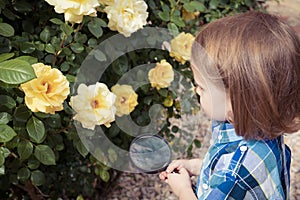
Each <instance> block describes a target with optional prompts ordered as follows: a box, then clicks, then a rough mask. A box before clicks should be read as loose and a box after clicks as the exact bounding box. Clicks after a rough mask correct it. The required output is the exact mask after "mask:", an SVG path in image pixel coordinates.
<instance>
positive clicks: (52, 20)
mask: <svg viewBox="0 0 300 200" xmlns="http://www.w3.org/2000/svg"><path fill="white" fill-rule="evenodd" d="M50 22H52V23H53V24H57V25H61V24H63V23H64V22H63V21H62V20H60V19H58V18H52V19H50Z"/></svg>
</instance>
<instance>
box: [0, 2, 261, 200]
mask: <svg viewBox="0 0 300 200" xmlns="http://www.w3.org/2000/svg"><path fill="white" fill-rule="evenodd" d="M260 2H261V1H249V0H242V1H227V2H226V3H224V1H221V0H213V1H208V0H201V1H198V0H179V1H174V0H146V1H143V0H136V1H133V0H99V1H97V0H80V1H79V0H65V1H58V0H36V1H34V2H32V1H30V0H0V13H1V14H0V46H1V48H0V186H1V187H0V198H1V199H8V198H10V199H22V198H24V199H26V198H31V199H46V198H51V199H55V198H56V199H57V198H64V197H66V198H71V199H73V198H76V197H78V196H80V195H82V196H86V197H89V198H94V197H95V198H96V197H97V195H99V194H100V195H103V193H104V192H105V187H106V186H107V185H108V184H109V183H108V182H109V181H112V180H113V179H114V178H115V177H116V176H115V175H116V174H117V173H118V172H117V171H116V170H114V169H112V168H110V166H114V164H116V163H120V156H119V154H118V153H117V152H116V150H115V149H113V148H110V147H106V146H105V145H103V147H102V148H101V146H100V147H98V146H93V144H91V146H93V148H90V149H89V148H87V146H88V145H87V144H90V143H92V142H91V141H93V140H94V139H99V140H100V141H102V140H104V139H105V138H107V139H109V141H111V142H112V143H113V144H114V145H115V146H116V147H118V148H120V149H123V150H128V147H129V144H130V142H131V141H132V139H133V138H134V135H133V134H131V133H132V132H135V133H136V131H135V130H140V129H142V130H144V131H146V132H147V131H149V130H148V129H151V128H153V127H154V125H153V121H154V119H155V121H156V124H157V125H159V126H157V127H158V128H157V129H155V131H157V134H160V135H162V136H163V137H165V138H166V139H168V140H169V141H171V144H172V147H173V150H174V151H176V150H178V149H179V148H180V147H182V145H181V143H180V139H178V138H179V137H178V135H179V136H180V135H188V133H187V132H185V130H183V129H181V127H179V126H178V125H177V124H176V123H174V121H175V120H173V119H179V120H180V119H181V117H182V115H185V114H187V115H188V114H195V113H196V112H197V108H198V102H197V99H195V98H191V97H192V96H193V95H194V93H193V86H192V81H193V77H192V73H191V71H190V69H189V59H190V47H191V43H192V41H193V39H194V36H195V34H196V32H197V31H198V29H199V26H201V25H203V24H206V23H209V22H210V21H213V20H215V19H218V18H220V17H223V16H226V15H231V14H235V13H238V12H244V11H247V10H249V9H261V8H262V5H261V4H260ZM149 27H152V28H149ZM159 28H160V29H159ZM142 30H144V31H142ZM118 33H119V34H120V35H118ZM115 36H117V37H115ZM110 38H112V39H110ZM112 44H113V45H112ZM115 44H117V45H115ZM101 45H102V46H101ZM99 46H101V48H99ZM133 47H139V48H135V49H134V48H133ZM150 47H152V48H150ZM91 59H93V60H94V63H90V60H91ZM84 66H88V67H87V68H84ZM156 105H160V106H156ZM128 118H130V119H131V121H130V122H132V123H127V122H128V121H126V120H127V119H128ZM122 120H123V121H122ZM124 120H125V121H124ZM121 122H125V123H121ZM136 127H137V129H135V128H136ZM155 127H156V126H155ZM79 130H80V131H79ZM101 131H102V132H103V133H104V135H101V134H99V132H101ZM137 132H138V131H137ZM138 133H139V132H138ZM140 133H142V131H141V132H140ZM83 138H87V139H90V140H87V141H84V140H83ZM192 139H195V138H192ZM193 146H199V141H197V140H196V139H195V140H191V141H190V143H189V146H187V147H184V149H183V150H182V151H184V152H187V154H189V152H190V150H191V148H192V147H193ZM120 165H122V163H120Z"/></svg>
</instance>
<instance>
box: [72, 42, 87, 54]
mask: <svg viewBox="0 0 300 200" xmlns="http://www.w3.org/2000/svg"><path fill="white" fill-rule="evenodd" d="M71 49H72V51H73V52H74V53H81V52H83V51H84V46H83V44H80V43H72V44H71Z"/></svg>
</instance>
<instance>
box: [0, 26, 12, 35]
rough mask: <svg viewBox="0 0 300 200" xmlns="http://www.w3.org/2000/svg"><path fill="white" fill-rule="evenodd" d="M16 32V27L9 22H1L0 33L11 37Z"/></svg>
mask: <svg viewBox="0 0 300 200" xmlns="http://www.w3.org/2000/svg"><path fill="white" fill-rule="evenodd" d="M14 34H15V29H14V28H13V27H12V26H11V25H9V24H7V23H0V35H2V36H4V37H11V36H13V35H14Z"/></svg>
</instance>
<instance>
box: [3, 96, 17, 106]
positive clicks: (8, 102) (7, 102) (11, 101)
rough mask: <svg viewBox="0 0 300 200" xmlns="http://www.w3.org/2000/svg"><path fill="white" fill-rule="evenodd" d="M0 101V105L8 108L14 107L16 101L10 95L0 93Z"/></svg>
mask: <svg viewBox="0 0 300 200" xmlns="http://www.w3.org/2000/svg"><path fill="white" fill-rule="evenodd" d="M0 102H1V105H2V106H5V107H6V108H8V109H13V108H14V107H16V101H15V100H14V99H13V98H12V97H10V96H6V95H0Z"/></svg>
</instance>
